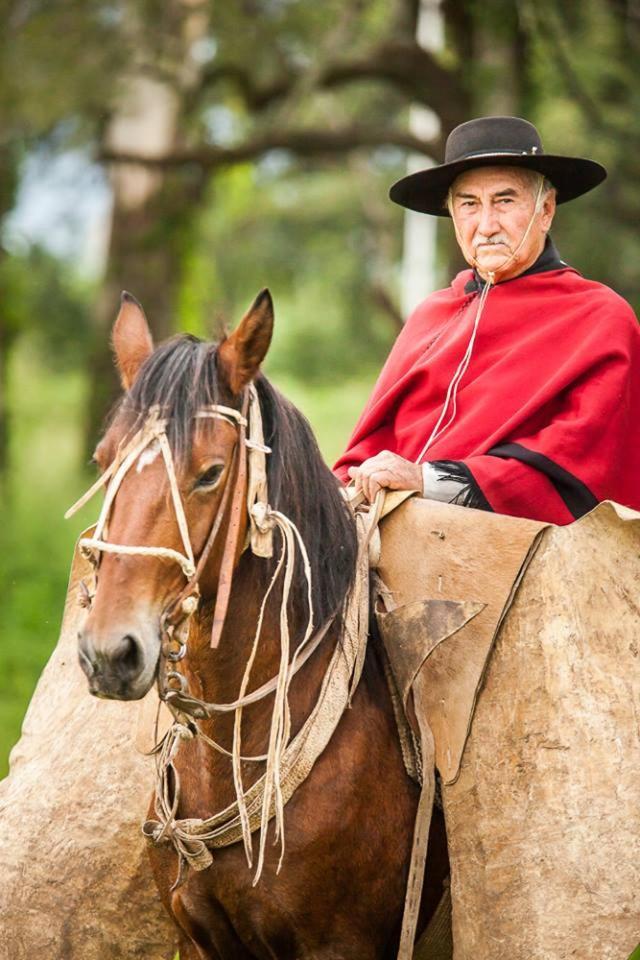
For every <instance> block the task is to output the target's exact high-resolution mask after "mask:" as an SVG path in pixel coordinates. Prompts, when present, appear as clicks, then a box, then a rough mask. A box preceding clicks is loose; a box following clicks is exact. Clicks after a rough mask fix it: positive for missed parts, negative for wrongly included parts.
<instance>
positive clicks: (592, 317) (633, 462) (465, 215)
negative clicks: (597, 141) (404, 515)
mask: <svg viewBox="0 0 640 960" xmlns="http://www.w3.org/2000/svg"><path fill="white" fill-rule="evenodd" d="M605 176H606V171H605V170H604V168H603V167H602V166H600V164H598V163H595V162H594V161H592V160H586V159H582V158H571V157H562V156H552V155H549V154H545V153H544V152H543V149H542V144H541V141H540V137H539V135H538V132H537V130H536V128H535V127H534V126H533V125H532V124H530V123H528V122H527V121H525V120H521V119H519V118H517V117H484V118H481V119H477V120H471V121H469V122H468V123H464V124H461V125H460V126H459V127H456V129H455V130H453V132H452V133H451V135H450V136H449V138H448V140H447V146H446V154H445V163H444V164H442V165H441V166H436V167H432V168H430V169H428V170H423V171H420V172H418V173H414V174H412V175H411V176H407V177H404V178H403V179H402V180H400V181H398V182H397V183H396V184H394V186H393V187H392V188H391V193H390V196H391V199H392V200H394V201H395V202H396V203H399V204H401V205H402V206H405V207H408V208H409V209H412V210H417V211H420V212H422V213H429V214H433V215H435V216H447V215H449V216H450V217H451V219H452V221H453V225H454V229H455V233H456V238H457V241H458V244H459V246H460V249H461V251H462V254H463V256H464V258H465V260H466V261H467V263H468V264H469V265H470V267H471V268H472V269H471V270H466V271H464V272H462V273H460V274H458V276H457V277H456V278H455V279H454V281H453V283H452V284H451V286H450V287H448V288H447V289H445V290H440V291H438V292H436V293H433V294H432V295H431V296H429V297H428V298H427V299H426V300H425V301H424V302H423V303H422V304H421V305H420V306H419V307H418V308H417V309H416V310H415V312H414V313H413V315H412V316H411V317H410V319H409V320H408V322H407V324H406V326H405V328H404V329H403V331H402V333H401V334H400V336H399V337H398V340H397V341H396V344H395V346H394V347H393V350H392V351H391V354H390V356H389V358H388V360H387V363H386V364H385V366H384V369H383V370H382V373H381V374H380V377H379V379H378V382H377V384H376V386H375V388H374V391H373V393H372V395H371V398H370V399H369V402H368V403H367V406H366V407H365V410H364V412H363V414H362V416H361V418H360V420H359V422H358V424H357V425H356V428H355V431H354V433H353V436H352V437H351V440H350V441H349V445H348V448H347V450H346V452H345V453H344V454H343V456H342V457H341V458H340V460H339V461H338V463H337V464H336V467H335V470H336V473H337V474H338V476H340V477H341V479H343V480H344V481H347V480H348V479H351V480H353V481H354V482H355V484H356V487H358V488H360V489H361V490H362V491H363V493H364V494H365V496H366V497H367V498H368V499H369V500H372V499H373V498H374V496H375V494H376V493H377V491H378V490H379V489H380V488H381V487H386V488H390V489H393V490H405V489H410V490H420V491H422V492H423V494H424V496H426V497H431V498H433V499H437V500H445V501H449V502H456V503H461V504H464V505H467V506H473V507H479V508H481V509H485V510H495V511H496V512H499V513H506V514H512V515H515V516H522V517H530V518H532V519H536V520H543V521H548V522H552V523H558V524H565V523H569V522H571V521H572V520H574V519H575V518H577V517H580V516H582V514H584V513H585V512H586V511H588V510H590V509H591V508H592V507H593V506H595V504H596V503H598V502H599V501H600V500H604V499H612V500H616V501H617V502H619V503H622V504H626V505H628V506H631V507H634V508H636V509H638V508H640V330H639V328H638V324H637V321H636V318H635V315H634V313H633V311H632V310H631V308H630V307H629V305H628V304H627V303H626V302H625V301H624V300H622V299H621V298H620V297H619V296H617V295H616V294H615V293H614V292H613V291H612V290H610V289H609V288H608V287H605V286H603V285H602V284H599V283H594V282H592V281H589V280H585V279H584V278H583V277H582V276H581V275H580V274H579V273H578V272H577V271H576V270H574V269H573V268H572V267H570V266H568V265H567V264H566V263H564V262H563V261H562V260H560V258H559V256H558V253H557V251H556V249H555V247H554V245H553V243H552V241H551V239H550V238H549V230H550V227H551V224H552V221H553V217H554V214H555V208H556V204H557V203H565V202H567V201H568V200H573V199H574V198H575V197H578V196H580V195H582V194H583V193H586V192H587V191H589V190H591V189H593V187H595V186H597V185H598V184H599V183H600V182H601V181H602V180H604V178H605ZM585 227H586V229H588V228H589V227H588V225H585Z"/></svg>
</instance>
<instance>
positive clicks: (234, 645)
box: [183, 554, 337, 782]
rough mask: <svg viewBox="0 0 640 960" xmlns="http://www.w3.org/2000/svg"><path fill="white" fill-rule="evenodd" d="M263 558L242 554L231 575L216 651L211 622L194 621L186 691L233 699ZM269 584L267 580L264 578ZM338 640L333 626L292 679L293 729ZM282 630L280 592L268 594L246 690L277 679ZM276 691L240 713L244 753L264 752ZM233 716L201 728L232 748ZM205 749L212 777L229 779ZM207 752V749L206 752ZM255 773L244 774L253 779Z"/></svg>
mask: <svg viewBox="0 0 640 960" xmlns="http://www.w3.org/2000/svg"><path fill="white" fill-rule="evenodd" d="M264 562H265V561H264V560H260V559H256V558H255V557H253V556H252V555H250V554H245V556H244V557H243V559H242V561H241V562H240V564H239V566H238V568H237V569H236V572H235V574H234V579H233V588H232V591H231V596H230V600H229V608H228V611H227V616H226V621H225V627H224V630H223V632H222V636H221V638H220V644H219V646H218V648H217V649H215V650H211V649H210V648H209V642H208V634H209V629H210V620H209V621H208V622H207V621H206V620H204V621H203V622H201V623H200V624H198V625H197V627H196V629H197V630H199V635H197V636H196V637H195V638H194V640H195V642H194V643H193V644H192V645H191V644H190V646H191V648H192V649H191V651H190V653H189V655H188V657H187V659H186V660H185V661H183V663H184V665H185V673H186V675H187V679H188V682H189V690H190V692H191V693H193V694H195V696H197V697H199V698H200V699H202V700H206V701H208V702H214V703H230V702H233V701H234V700H236V699H237V697H238V695H239V693H240V688H241V684H242V680H243V677H244V674H245V670H246V667H247V663H248V661H249V658H250V655H251V650H252V647H253V642H254V638H255V633H256V625H257V622H258V617H259V612H260V605H261V603H262V599H263V596H264V590H265V588H266V584H265V577H264V575H260V568H259V566H258V565H260V564H264ZM267 583H268V580H267ZM300 606H301V607H302V609H297V608H296V605H295V604H293V609H291V607H290V616H289V631H290V638H291V649H290V652H289V659H290V658H291V656H292V655H293V651H294V650H295V649H296V648H297V646H298V645H299V643H300V641H301V640H302V637H303V635H304V629H305V626H306V616H307V611H306V609H304V606H305V605H304V604H301V605H300ZM336 640H337V628H331V629H329V631H328V632H327V635H326V637H325V638H324V639H323V641H322V643H321V645H320V649H319V650H318V651H317V652H316V653H314V654H313V655H312V657H311V658H310V660H309V662H308V663H307V664H305V665H304V666H303V667H302V669H301V670H300V672H299V674H298V675H297V676H296V677H295V678H294V680H293V683H292V686H291V693H290V697H289V704H290V708H291V717H292V733H293V734H295V732H296V731H297V730H298V729H299V727H300V726H301V725H302V723H303V722H304V720H305V719H306V718H307V716H308V714H309V713H310V711H311V708H312V706H313V704H314V703H315V700H316V698H317V695H318V692H319V689H320V685H321V682H322V677H323V676H324V672H325V670H326V667H327V665H328V662H329V660H330V658H331V655H332V653H333V650H334V646H335V642H336ZM280 660H281V631H280V593H279V592H276V591H274V594H273V595H272V596H271V597H270V598H269V601H268V603H267V609H266V612H265V617H264V622H263V626H262V630H261V633H260V640H259V643H258V648H257V653H256V656H255V661H254V664H253V668H252V670H251V678H250V682H249V685H248V687H247V692H251V691H253V690H256V689H257V688H258V687H260V686H262V685H263V684H265V683H267V682H268V681H269V680H271V679H272V678H273V677H275V676H276V675H277V673H278V670H279V668H280ZM273 706H274V695H273V694H269V695H267V696H266V697H265V698H264V699H263V700H261V701H259V702H258V703H256V704H253V705H251V706H249V707H246V708H245V709H244V711H243V717H242V753H243V755H245V756H249V755H257V754H262V753H264V752H265V751H266V746H267V741H268V734H269V727H270V722H271V715H272V711H273ZM233 723H234V714H233V713H226V714H221V715H218V716H216V717H214V719H213V720H211V721H207V722H206V723H204V724H203V725H202V726H203V730H205V732H206V733H208V734H209V736H212V737H213V738H214V739H215V740H216V741H218V742H219V743H221V744H222V745H223V746H224V747H225V748H226V749H230V748H231V744H232V739H233ZM203 750H204V751H205V752H206V753H207V760H206V765H207V768H208V769H209V770H210V771H211V772H212V773H214V776H215V779H216V780H219V778H220V777H221V778H222V779H223V780H225V781H226V779H227V778H230V763H229V760H228V759H227V758H225V757H221V756H220V755H219V754H217V753H214V752H213V751H211V750H210V748H208V747H203ZM207 751H208V752H207ZM253 768H254V769H255V774H256V775H259V774H260V773H262V771H263V768H262V766H261V765H258V764H255V765H253ZM252 779H253V777H251V776H250V777H249V778H248V782H251V780H252Z"/></svg>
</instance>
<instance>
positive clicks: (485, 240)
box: [473, 235, 511, 250]
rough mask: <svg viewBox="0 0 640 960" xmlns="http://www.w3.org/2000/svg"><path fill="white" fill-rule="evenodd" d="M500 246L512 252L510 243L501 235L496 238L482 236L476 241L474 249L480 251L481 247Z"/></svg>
mask: <svg viewBox="0 0 640 960" xmlns="http://www.w3.org/2000/svg"><path fill="white" fill-rule="evenodd" d="M498 244H500V245H501V246H503V247H506V248H507V250H511V247H510V246H509V242H508V241H507V240H506V239H505V238H504V237H501V236H500V235H498V236H495V237H482V236H480V237H478V238H477V239H474V241H473V249H474V250H478V249H479V248H480V247H486V246H497V245H498Z"/></svg>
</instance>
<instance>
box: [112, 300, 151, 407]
mask: <svg viewBox="0 0 640 960" xmlns="http://www.w3.org/2000/svg"><path fill="white" fill-rule="evenodd" d="M111 343H112V345H113V352H114V353H115V357H116V364H117V367H118V371H119V373H120V381H121V383H122V386H123V387H124V389H125V390H129V389H130V388H131V386H132V385H133V382H134V380H135V379H136V377H137V376H138V371H139V370H140V367H141V366H142V364H143V363H144V361H145V360H146V359H147V357H148V356H149V355H150V354H151V353H153V338H152V337H151V331H150V330H149V324H148V323H147V318H146V317H145V315H144V311H143V309H142V307H141V306H140V304H139V303H138V301H137V300H136V298H135V297H132V296H131V294H130V293H127V292H126V291H123V293H122V296H121V298H120V312H119V313H118V316H117V318H116V322H115V323H114V325H113V330H112V332H111Z"/></svg>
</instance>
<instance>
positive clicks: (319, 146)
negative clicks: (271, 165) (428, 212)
mask: <svg viewBox="0 0 640 960" xmlns="http://www.w3.org/2000/svg"><path fill="white" fill-rule="evenodd" d="M379 146H396V147H403V148H404V149H406V150H413V151H415V152H416V153H422V154H424V155H425V156H428V157H435V156H439V155H440V154H441V153H442V149H443V146H442V139H441V138H440V137H438V138H435V139H434V140H429V141H427V140H421V139H420V138H419V137H416V136H415V135H414V134H412V133H409V131H407V130H399V129H395V128H390V127H389V128H385V127H380V128H377V127H358V126H354V127H346V128H343V129H341V130H270V131H269V132H268V133H265V134H261V135H257V136H255V137H254V138H253V139H249V140H247V141H245V142H244V143H241V144H238V145H237V146H234V147H219V146H206V147H196V148H195V149H192V150H175V151H173V152H172V153H169V154H162V155H159V156H152V155H145V154H142V153H127V152H126V151H122V150H108V149H106V150H102V151H101V153H100V156H99V159H100V160H102V161H106V162H109V163H134V164H140V165H141V166H144V167H148V168H158V169H162V170H166V169H168V168H172V167H173V168H177V167H184V166H188V165H195V166H200V167H202V168H203V169H207V170H214V169H217V168H219V167H225V166H229V165H231V164H234V163H242V162H243V161H245V160H251V159H254V158H255V157H259V156H261V155H262V154H265V153H268V152H269V151H270V150H290V151H291V152H292V153H294V154H296V155H297V156H299V157H321V156H331V155H335V154H341V153H346V152H348V151H349V150H353V149H355V148H357V147H379Z"/></svg>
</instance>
